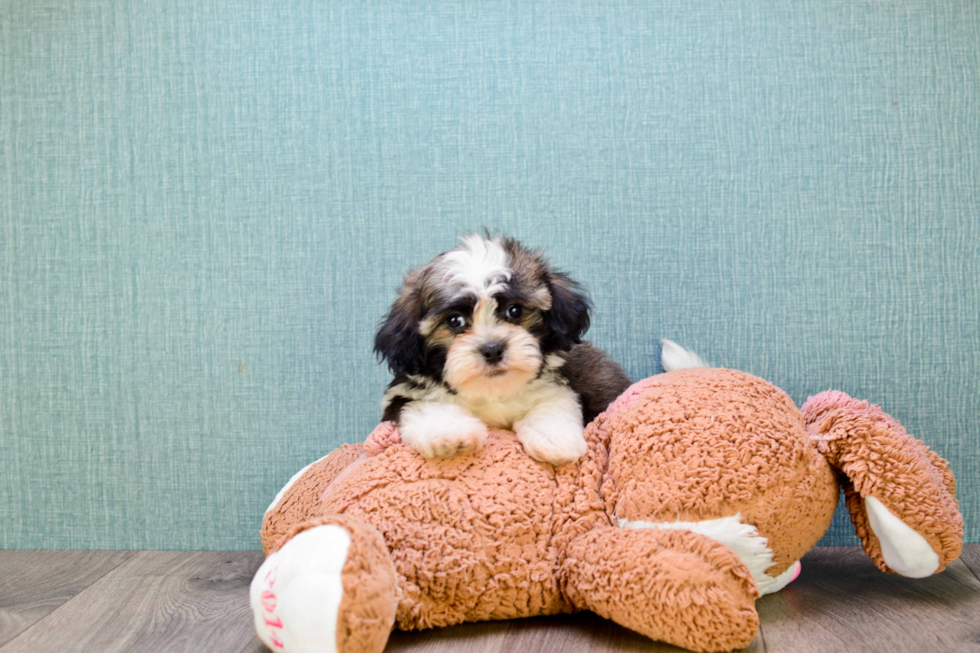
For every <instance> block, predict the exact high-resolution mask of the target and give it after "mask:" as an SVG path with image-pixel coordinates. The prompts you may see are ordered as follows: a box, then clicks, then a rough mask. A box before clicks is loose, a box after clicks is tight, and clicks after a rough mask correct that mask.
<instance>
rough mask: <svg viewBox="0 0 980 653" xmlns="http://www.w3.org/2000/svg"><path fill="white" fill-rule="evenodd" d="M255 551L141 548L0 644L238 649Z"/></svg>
mask: <svg viewBox="0 0 980 653" xmlns="http://www.w3.org/2000/svg"><path fill="white" fill-rule="evenodd" d="M262 560H263V556H262V554H261V553H259V552H175V551H154V552H141V553H138V554H136V555H134V556H132V557H131V558H130V559H129V560H127V561H126V562H124V563H123V564H121V565H119V566H118V567H116V568H115V569H114V570H112V571H110V572H109V573H108V574H106V575H105V576H103V577H102V578H101V579H100V580H98V581H96V582H95V583H93V584H92V585H90V586H89V587H88V588H87V589H85V590H84V591H82V592H80V593H79V594H77V595H76V596H75V597H74V598H72V599H70V600H69V601H67V602H65V603H64V604H62V605H61V606H60V607H58V608H57V609H55V610H54V611H52V612H51V613H50V614H49V615H48V616H47V617H45V618H44V619H42V620H40V621H39V622H37V623H35V624H34V625H33V626H31V627H30V628H28V629H27V630H25V631H24V632H23V633H21V634H20V635H19V636H17V637H15V638H14V639H13V640H11V641H10V642H8V643H7V644H6V645H5V646H2V647H0V653H27V652H28V651H32V652H33V651H58V652H59V653H62V652H64V653H72V652H75V651H78V652H79V653H81V652H82V651H85V652H89V651H100V652H104V653H114V652H121V651H140V653H155V652H157V651H161V652H162V651H167V652H168V653H171V652H173V653H177V652H180V651H188V652H190V651H194V652H195V653H196V652H199V651H214V652H216V653H218V652H223V651H229V652H231V651H240V650H241V649H242V647H244V646H245V645H246V644H247V643H248V642H249V640H250V639H251V638H252V637H253V636H254V635H255V631H254V627H253V624H252V615H251V608H250V607H249V604H248V586H249V583H250V582H251V580H252V576H253V575H254V574H255V571H256V570H257V569H258V567H259V565H260V564H261V563H262Z"/></svg>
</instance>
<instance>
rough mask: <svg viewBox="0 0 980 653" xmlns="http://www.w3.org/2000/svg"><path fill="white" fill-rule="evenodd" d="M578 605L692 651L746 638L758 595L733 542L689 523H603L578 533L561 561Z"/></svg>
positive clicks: (755, 621) (737, 644)
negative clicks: (683, 526)
mask: <svg viewBox="0 0 980 653" xmlns="http://www.w3.org/2000/svg"><path fill="white" fill-rule="evenodd" d="M563 570H564V573H565V574H566V577H567V587H566V593H567V595H568V598H569V600H570V601H571V602H572V604H573V605H575V606H576V607H578V608H583V609H588V610H592V611H593V612H595V613H597V614H599V615H601V616H603V617H606V618H607V619H612V620H613V621H615V622H616V623H618V624H620V625H622V626H626V627H627V628H630V629H632V630H635V631H637V632H639V633H642V634H643V635H646V636H647V637H650V638H651V639H654V640H658V641H663V642H668V643H670V644H674V645H676V646H682V647H684V648H687V649H691V650H693V651H728V650H731V649H736V648H742V647H744V646H748V645H749V644H750V643H751V642H752V640H753V638H754V637H755V635H756V633H757V632H758V629H759V616H758V614H757V613H756V611H755V599H756V597H757V596H758V595H759V592H758V590H757V589H756V585H755V582H754V581H753V580H752V576H751V574H750V572H749V569H748V568H747V567H746V566H745V565H744V564H742V562H741V561H740V560H739V559H738V556H736V555H735V553H734V552H733V551H732V550H731V549H729V548H728V547H726V546H724V545H722V544H719V543H718V542H715V541H713V540H711V539H709V538H707V537H705V536H703V535H700V534H698V533H694V532H691V531H688V530H673V529H669V530H661V529H650V530H647V529H642V530H631V529H621V528H605V529H599V530H594V531H590V532H588V533H585V534H583V535H581V536H579V537H578V538H576V539H575V540H574V541H573V542H572V544H571V545H570V547H569V550H568V554H567V557H566V560H565V562H564V565H563Z"/></svg>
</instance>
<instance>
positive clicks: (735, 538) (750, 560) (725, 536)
mask: <svg viewBox="0 0 980 653" xmlns="http://www.w3.org/2000/svg"><path fill="white" fill-rule="evenodd" d="M619 526H620V528H663V529H679V530H686V531H693V532H695V533H698V534H700V535H704V536H705V537H707V538H710V539H712V540H714V541H715V542H718V543H719V544H724V545H725V546H727V547H728V548H729V549H731V550H732V552H733V553H734V554H735V555H737V556H738V559H739V560H741V561H742V563H743V564H744V565H745V566H746V567H748V568H749V572H750V573H751V574H752V578H754V579H755V584H756V585H757V586H758V588H759V594H772V593H773V592H778V591H779V590H781V589H783V587H785V586H786V585H787V584H788V583H789V582H790V581H791V580H793V578H795V572H794V573H791V572H793V570H795V567H794V565H790V567H789V569H787V570H786V571H785V572H783V573H782V574H779V575H778V576H775V577H774V576H770V575H769V574H767V573H766V570H767V569H769V568H770V567H772V549H770V548H769V541H768V540H767V539H766V538H764V537H762V536H761V535H759V530H758V529H757V528H756V527H755V526H753V525H752V524H745V523H742V515H741V513H739V514H736V515H731V516H729V517H720V518H718V519H705V520H703V521H695V522H688V521H676V522H648V521H639V520H638V521H629V520H627V519H620V520H619Z"/></svg>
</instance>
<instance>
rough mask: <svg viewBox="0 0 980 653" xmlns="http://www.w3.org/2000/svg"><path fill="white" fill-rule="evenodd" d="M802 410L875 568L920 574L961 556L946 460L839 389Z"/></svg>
mask: <svg viewBox="0 0 980 653" xmlns="http://www.w3.org/2000/svg"><path fill="white" fill-rule="evenodd" d="M800 410H801V412H802V413H803V417H804V419H805V420H806V431H807V433H808V434H809V436H810V439H811V441H813V442H814V444H816V446H817V449H818V450H819V451H820V453H822V454H823V455H824V456H825V457H826V458H827V462H829V463H830V465H831V467H833V468H834V469H836V470H837V471H838V472H839V473H840V475H841V477H842V483H841V484H842V487H843V489H844V498H845V504H846V506H847V509H848V511H849V512H850V513H851V521H852V522H853V523H854V528H855V531H856V532H857V535H858V537H860V538H861V543H862V544H863V545H864V552H865V553H866V554H867V555H868V557H870V558H871V559H872V560H873V561H874V563H875V564H876V565H877V566H878V568H879V569H881V570H882V571H893V572H895V573H898V574H901V575H902V576H908V577H910V578H922V577H924V576H930V575H932V574H935V573H938V572H940V571H942V570H943V569H944V568H945V567H946V565H947V564H949V563H950V562H952V561H953V560H956V558H957V557H959V555H960V551H961V549H962V547H963V516H962V515H961V514H960V512H959V506H958V504H957V502H956V481H955V480H954V479H953V473H952V472H951V471H950V469H949V464H948V463H947V462H946V461H945V460H943V459H942V458H941V457H939V455H938V454H936V453H935V452H934V451H931V450H930V449H929V448H928V447H926V445H925V444H923V443H922V441H920V440H916V439H915V438H914V437H912V436H911V435H909V434H908V433H906V431H905V429H904V428H902V425H901V424H899V423H898V420H896V419H895V418H893V417H892V416H891V415H889V414H887V413H885V412H884V411H883V410H881V408H879V407H878V406H875V405H873V404H869V403H868V402H866V401H858V400H857V399H852V398H851V397H849V396H848V395H846V394H844V393H843V392H839V391H836V390H829V391H827V392H822V393H820V394H818V395H816V396H814V397H810V398H809V399H807V401H806V403H805V404H803V407H802V408H801V409H800Z"/></svg>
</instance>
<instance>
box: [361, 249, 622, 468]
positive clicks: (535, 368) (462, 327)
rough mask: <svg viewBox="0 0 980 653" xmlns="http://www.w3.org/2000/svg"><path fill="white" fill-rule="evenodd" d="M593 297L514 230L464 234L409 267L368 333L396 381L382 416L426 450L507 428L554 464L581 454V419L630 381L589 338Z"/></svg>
mask: <svg viewBox="0 0 980 653" xmlns="http://www.w3.org/2000/svg"><path fill="white" fill-rule="evenodd" d="M589 310H590V302H589V299H588V297H587V296H586V294H585V292H584V291H583V290H582V288H581V286H579V284H578V283H576V282H574V281H572V280H571V279H570V278H569V277H568V276H567V275H565V274H564V273H562V272H558V271H557V270H554V269H552V268H551V267H550V266H549V265H548V262H547V261H546V260H545V258H544V257H543V256H542V254H541V253H540V252H539V251H537V250H529V249H527V248H525V247H523V246H522V245H521V244H520V243H518V242H517V241H515V240H512V239H510V238H504V237H490V236H489V234H487V235H486V236H484V237H481V236H477V235H470V236H466V237H465V238H463V239H462V243H461V244H460V245H459V246H458V247H456V248H455V249H453V250H450V251H448V252H444V253H443V254H440V255H439V256H437V257H436V258H435V259H433V260H432V261H431V262H429V263H428V264H427V265H424V266H422V267H420V268H417V269H415V270H412V271H411V272H409V274H408V275H407V276H406V277H405V281H404V284H403V285H402V287H401V291H400V293H399V296H398V299H397V300H396V301H395V303H394V304H392V306H391V308H390V309H389V310H388V314H387V315H386V316H385V318H384V319H383V320H382V323H381V326H380V328H379V330H378V333H377V335H376V336H375V341H374V349H375V352H376V353H377V354H378V355H379V356H380V357H381V358H382V359H383V360H384V361H386V362H387V363H388V366H389V367H390V369H391V371H392V373H393V374H394V375H395V378H394V380H392V382H391V384H390V385H389V386H388V389H387V391H386V392H385V395H384V400H383V402H382V405H383V410H384V415H383V418H382V419H383V420H393V421H395V422H397V424H398V427H399V431H400V432H401V439H402V441H403V442H405V443H408V444H410V445H411V446H412V447H413V448H414V449H415V450H416V451H418V452H419V453H420V454H422V455H423V456H425V457H426V458H445V457H449V456H452V455H455V454H457V453H464V452H472V451H475V450H477V449H479V448H480V447H481V446H482V445H483V443H484V442H485V441H486V438H487V427H488V426H492V427H497V428H504V429H512V430H513V431H514V432H515V433H516V434H517V438H518V439H519V440H520V441H521V443H522V444H523V445H524V449H525V450H526V451H527V453H528V454H529V455H530V456H531V457H532V458H534V459H535V460H539V461H541V462H546V463H551V464H552V465H561V464H564V463H568V462H572V461H575V460H578V459H579V458H580V457H581V456H582V455H583V454H584V453H585V449H586V446H585V437H584V436H583V424H584V423H588V422H589V421H591V420H592V419H593V418H594V417H595V416H596V415H598V414H599V413H601V412H602V411H603V410H605V409H606V407H607V406H608V405H609V404H610V403H611V402H612V401H613V400H614V399H615V398H616V397H617V396H619V395H620V394H621V393H622V392H623V391H624V390H625V389H626V388H627V387H628V386H629V385H630V380H629V378H628V377H627V376H626V374H625V373H624V372H623V370H622V368H620V366H619V365H617V364H616V363H614V362H613V361H611V360H610V359H609V358H608V357H607V356H606V354H605V353H604V352H602V351H601V350H599V349H597V348H596V347H594V346H593V345H591V344H590V343H588V342H583V341H582V334H584V333H585V331H586V330H587V329H588V328H589Z"/></svg>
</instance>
